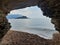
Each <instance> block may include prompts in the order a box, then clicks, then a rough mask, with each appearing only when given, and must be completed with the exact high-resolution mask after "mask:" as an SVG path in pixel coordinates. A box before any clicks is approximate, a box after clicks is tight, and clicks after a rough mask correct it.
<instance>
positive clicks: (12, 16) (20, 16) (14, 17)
mask: <svg viewBox="0 0 60 45" xmlns="http://www.w3.org/2000/svg"><path fill="white" fill-rule="evenodd" d="M6 18H7V19H27V17H26V16H23V15H21V14H8V15H7V16H6Z"/></svg>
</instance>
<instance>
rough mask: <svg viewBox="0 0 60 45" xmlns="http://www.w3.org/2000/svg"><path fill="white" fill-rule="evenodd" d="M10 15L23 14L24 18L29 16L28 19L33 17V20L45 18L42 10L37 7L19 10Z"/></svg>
mask: <svg viewBox="0 0 60 45" xmlns="http://www.w3.org/2000/svg"><path fill="white" fill-rule="evenodd" d="M10 13H13V14H22V15H24V16H28V17H31V18H41V17H43V14H42V11H41V9H40V8H38V7H37V6H34V7H27V8H23V9H18V10H13V11H11V12H10Z"/></svg>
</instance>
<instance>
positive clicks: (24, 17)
mask: <svg viewBox="0 0 60 45" xmlns="http://www.w3.org/2000/svg"><path fill="white" fill-rule="evenodd" d="M15 19H27V17H26V16H22V17H17V18H15Z"/></svg>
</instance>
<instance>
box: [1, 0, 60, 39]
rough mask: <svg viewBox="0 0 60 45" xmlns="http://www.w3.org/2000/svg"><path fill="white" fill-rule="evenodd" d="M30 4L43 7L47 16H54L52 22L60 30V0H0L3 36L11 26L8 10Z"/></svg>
mask: <svg viewBox="0 0 60 45" xmlns="http://www.w3.org/2000/svg"><path fill="white" fill-rule="evenodd" d="M30 6H38V7H39V8H41V10H42V11H43V14H44V15H45V16H47V17H50V18H52V20H51V21H52V23H53V24H54V25H55V28H56V30H58V31H59V32H60V0H17V1H16V0H0V32H1V34H0V37H1V38H2V37H3V35H4V34H5V33H6V32H7V31H8V30H9V29H10V27H11V26H10V23H9V22H8V21H7V19H6V15H7V14H8V12H10V11H11V10H14V9H21V8H25V7H30ZM2 32H3V33H2Z"/></svg>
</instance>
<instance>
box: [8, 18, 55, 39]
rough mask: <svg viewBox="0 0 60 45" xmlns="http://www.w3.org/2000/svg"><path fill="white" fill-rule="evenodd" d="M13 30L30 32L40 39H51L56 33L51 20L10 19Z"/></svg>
mask: <svg viewBox="0 0 60 45" xmlns="http://www.w3.org/2000/svg"><path fill="white" fill-rule="evenodd" d="M9 22H10V23H11V26H12V28H11V30H16V31H22V32H28V33H32V34H36V35H38V36H40V37H43V38H46V39H51V38H52V35H53V33H54V32H56V31H55V28H54V25H53V24H52V23H51V19H46V18H34V19H31V18H29V19H9Z"/></svg>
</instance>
